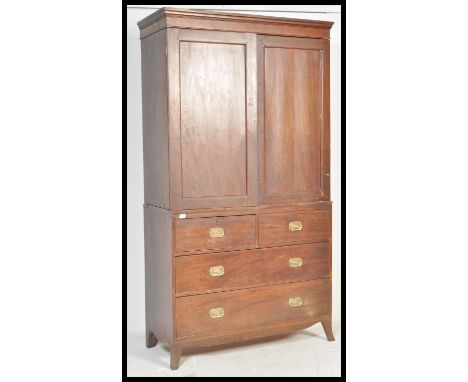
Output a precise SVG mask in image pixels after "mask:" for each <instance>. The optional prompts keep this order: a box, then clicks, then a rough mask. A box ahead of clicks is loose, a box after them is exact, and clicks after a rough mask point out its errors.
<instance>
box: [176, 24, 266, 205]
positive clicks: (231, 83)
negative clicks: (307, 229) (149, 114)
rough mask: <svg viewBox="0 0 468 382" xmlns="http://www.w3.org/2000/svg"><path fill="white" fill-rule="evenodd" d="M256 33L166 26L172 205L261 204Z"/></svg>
mask: <svg viewBox="0 0 468 382" xmlns="http://www.w3.org/2000/svg"><path fill="white" fill-rule="evenodd" d="M254 37H255V36H254V35H249V34H245V33H226V32H225V33H222V32H220V33H215V32H208V31H192V30H168V60H169V68H170V69H169V79H170V82H171V86H170V87H169V93H170V94H169V98H170V103H169V104H170V109H171V110H172V111H173V112H172V113H171V112H170V115H171V116H172V117H173V118H172V119H171V118H170V122H169V123H170V131H171V142H172V143H171V159H172V161H171V162H172V163H173V164H174V171H173V173H172V180H171V205H172V207H173V208H181V209H190V208H205V207H236V206H246V205H256V201H257V193H258V192H257V188H258V185H257V162H256V155H255V153H256V145H257V134H256V129H255V127H256V126H255V118H256V117H255V116H256V82H255V74H256V48H255V38H254ZM171 92H172V94H171Z"/></svg>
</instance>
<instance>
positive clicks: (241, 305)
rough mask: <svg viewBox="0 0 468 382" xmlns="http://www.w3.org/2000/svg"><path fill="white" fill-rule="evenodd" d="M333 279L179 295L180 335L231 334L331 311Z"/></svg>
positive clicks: (177, 313)
mask: <svg viewBox="0 0 468 382" xmlns="http://www.w3.org/2000/svg"><path fill="white" fill-rule="evenodd" d="M329 298H330V296H329V280H328V279H320V280H311V281H304V282H299V283H291V284H282V285H274V286H267V287H263V288H255V289H246V290H238V291H232V292H220V293H211V294H205V295H199V296H190V297H179V298H176V333H177V337H187V336H194V335H201V334H213V335H216V334H227V333H231V332H240V331H243V330H252V328H255V327H259V326H264V325H268V324H280V323H285V322H287V321H290V320H308V319H311V318H313V317H318V316H323V315H326V314H328V307H329Z"/></svg>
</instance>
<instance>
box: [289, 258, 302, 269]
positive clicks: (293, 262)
mask: <svg viewBox="0 0 468 382" xmlns="http://www.w3.org/2000/svg"><path fill="white" fill-rule="evenodd" d="M288 263H289V266H290V267H291V268H297V267H301V266H302V259H301V258H300V257H291V258H290V259H289V262H288Z"/></svg>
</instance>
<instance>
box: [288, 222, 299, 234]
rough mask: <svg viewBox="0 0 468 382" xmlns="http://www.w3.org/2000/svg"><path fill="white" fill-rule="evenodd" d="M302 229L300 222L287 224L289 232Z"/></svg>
mask: <svg viewBox="0 0 468 382" xmlns="http://www.w3.org/2000/svg"><path fill="white" fill-rule="evenodd" d="M301 229H302V222H301V221H300V220H296V221H293V222H289V230H290V231H291V232H292V231H300V230H301Z"/></svg>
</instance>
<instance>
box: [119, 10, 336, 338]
mask: <svg viewBox="0 0 468 382" xmlns="http://www.w3.org/2000/svg"><path fill="white" fill-rule="evenodd" d="M163 6H164V5H161V6H148V5H144V6H143V5H141V6H138V5H135V6H131V7H128V8H127V331H128V332H143V331H144V330H145V273H144V240H143V239H144V236H143V202H144V200H143V196H144V195H143V131H142V104H141V61H140V58H141V56H140V39H139V29H138V26H137V22H138V21H140V20H141V19H143V18H144V17H146V16H148V15H149V14H151V13H153V12H155V11H156V10H157V9H159V8H160V7H163ZM168 7H173V8H175V7H177V8H189V9H203V10H220V11H227V12H237V13H246V14H255V15H265V16H276V17H291V18H301V19H313V20H326V21H333V22H334V25H333V27H332V29H331V34H330V38H331V40H330V108H331V198H332V200H333V217H332V218H333V320H334V321H340V320H341V181H340V179H341V40H340V37H341V7H340V6H338V5H206V6H202V5H185V6H184V5H178V6H174V5H168Z"/></svg>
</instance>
